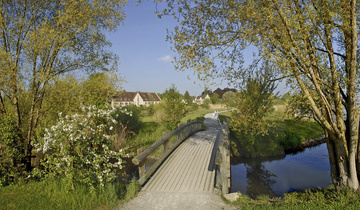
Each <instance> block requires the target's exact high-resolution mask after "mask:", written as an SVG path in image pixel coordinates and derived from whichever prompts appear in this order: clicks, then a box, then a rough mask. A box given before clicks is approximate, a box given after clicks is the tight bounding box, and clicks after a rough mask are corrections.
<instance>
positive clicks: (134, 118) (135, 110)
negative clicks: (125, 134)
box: [113, 105, 141, 133]
mask: <svg viewBox="0 0 360 210" xmlns="http://www.w3.org/2000/svg"><path fill="white" fill-rule="evenodd" d="M128 113H131V114H128ZM140 113H141V110H140V108H139V107H137V106H135V105H132V106H127V107H123V108H117V109H116V110H115V112H114V114H113V117H114V119H115V120H116V121H117V122H118V123H119V124H121V125H123V126H124V127H125V128H126V129H127V130H128V131H132V132H134V133H138V132H139V130H140V129H141V120H140Z"/></svg>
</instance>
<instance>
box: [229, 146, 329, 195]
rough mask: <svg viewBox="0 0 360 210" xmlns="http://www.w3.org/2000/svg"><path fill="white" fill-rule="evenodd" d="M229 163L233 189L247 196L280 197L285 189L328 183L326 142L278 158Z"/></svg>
mask: <svg viewBox="0 0 360 210" xmlns="http://www.w3.org/2000/svg"><path fill="white" fill-rule="evenodd" d="M243 162H246V163H241V164H238V165H232V166H231V179H232V180H231V182H232V187H231V191H232V192H238V191H240V192H241V193H242V194H246V195H248V196H250V197H256V195H263V194H266V195H269V196H270V197H278V196H283V194H284V193H286V192H293V191H296V190H301V189H309V188H318V187H326V186H329V185H331V178H330V164H329V159H328V152H327V148H326V144H321V145H319V146H316V147H312V148H307V149H305V151H304V152H301V153H297V154H294V155H286V157H285V158H283V159H278V160H271V161H269V160H262V161H260V160H244V161H243Z"/></svg>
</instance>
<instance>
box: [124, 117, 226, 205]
mask: <svg viewBox="0 0 360 210" xmlns="http://www.w3.org/2000/svg"><path fill="white" fill-rule="evenodd" d="M204 124H205V125H206V127H207V129H206V131H201V132H198V133H195V134H194V135H192V136H191V137H189V138H188V139H187V140H185V141H184V142H183V143H182V144H181V145H180V146H179V147H178V148H177V149H176V150H175V151H174V152H173V153H172V154H171V155H170V156H169V157H168V158H167V160H166V161H165V162H164V163H163V164H162V166H161V167H160V168H159V169H158V170H157V171H156V172H155V174H154V175H153V177H151V178H150V180H149V181H148V182H147V183H146V184H145V185H144V187H143V188H142V190H141V192H140V193H139V195H138V197H136V198H134V199H132V200H131V201H130V202H129V203H126V204H125V205H123V206H122V207H120V209H141V208H146V209H184V208H187V206H188V207H190V208H191V209H203V208H204V207H206V208H207V209H224V208H225V209H229V208H230V209H232V208H231V207H229V206H227V205H226V204H225V203H224V202H223V201H222V200H221V198H220V196H218V195H216V193H215V192H214V190H215V187H214V183H215V170H209V169H213V168H214V167H212V166H210V165H209V164H210V163H211V162H212V161H211V155H212V151H213V147H214V143H215V140H216V136H217V134H218V132H221V126H220V123H219V122H218V120H217V119H214V118H213V115H212V114H207V115H205V121H204ZM212 164H213V163H212Z"/></svg>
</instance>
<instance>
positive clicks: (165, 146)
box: [163, 131, 169, 154]
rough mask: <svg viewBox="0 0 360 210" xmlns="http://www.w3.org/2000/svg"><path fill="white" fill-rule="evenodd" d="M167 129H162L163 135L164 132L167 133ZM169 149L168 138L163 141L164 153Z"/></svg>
mask: <svg viewBox="0 0 360 210" xmlns="http://www.w3.org/2000/svg"><path fill="white" fill-rule="evenodd" d="M168 133H169V131H164V132H163V136H165V135H166V134H168ZM168 150H169V139H168V140H167V141H165V142H164V154H165V153H166V152H167V151H168Z"/></svg>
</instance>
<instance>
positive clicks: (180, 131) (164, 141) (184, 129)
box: [132, 121, 203, 185]
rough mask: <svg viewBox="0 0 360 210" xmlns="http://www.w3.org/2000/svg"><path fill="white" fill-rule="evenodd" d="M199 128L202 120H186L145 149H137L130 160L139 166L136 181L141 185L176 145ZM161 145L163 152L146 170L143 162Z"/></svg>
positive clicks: (200, 128)
mask: <svg viewBox="0 0 360 210" xmlns="http://www.w3.org/2000/svg"><path fill="white" fill-rule="evenodd" d="M200 130H203V122H202V121H192V122H188V123H186V124H185V125H181V126H180V127H178V128H176V129H175V130H173V131H171V132H170V133H168V134H166V135H164V136H163V137H162V138H161V139H160V140H158V141H157V142H155V143H154V144H153V145H151V146H150V147H149V148H147V149H146V150H144V151H141V150H140V151H138V155H137V156H136V157H134V158H133V159H132V162H133V163H134V164H135V165H137V166H138V167H139V180H138V183H139V184H141V185H143V184H144V183H145V182H146V181H147V180H148V179H149V178H150V177H151V176H152V175H153V174H154V173H155V171H156V170H157V169H158V168H159V166H160V165H161V164H162V163H163V162H164V161H165V159H166V158H167V157H168V156H169V155H170V154H171V153H172V152H173V151H174V150H175V149H176V147H178V146H179V145H180V144H181V143H182V142H183V141H184V140H185V139H187V138H188V137H189V136H191V135H192V134H194V133H196V132H197V131H200ZM171 142H172V143H171ZM162 145H163V152H162V155H161V157H160V158H159V159H157V161H156V162H155V163H154V164H153V165H152V166H151V167H150V168H149V169H148V170H147V171H146V167H145V162H146V160H147V158H148V157H149V156H150V155H151V154H154V153H158V151H159V149H160V148H161V146H162Z"/></svg>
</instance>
